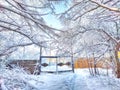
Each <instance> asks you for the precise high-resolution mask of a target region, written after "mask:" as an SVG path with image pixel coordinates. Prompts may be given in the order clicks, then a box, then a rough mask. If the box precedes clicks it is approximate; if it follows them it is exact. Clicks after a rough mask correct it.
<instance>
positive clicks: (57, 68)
mask: <svg viewBox="0 0 120 90" xmlns="http://www.w3.org/2000/svg"><path fill="white" fill-rule="evenodd" d="M56 74H58V59H57V58H56Z"/></svg>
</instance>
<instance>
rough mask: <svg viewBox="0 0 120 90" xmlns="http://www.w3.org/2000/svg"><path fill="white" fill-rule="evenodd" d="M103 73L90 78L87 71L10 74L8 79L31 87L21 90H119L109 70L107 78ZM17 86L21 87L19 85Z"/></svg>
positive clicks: (119, 81) (115, 79)
mask: <svg viewBox="0 0 120 90" xmlns="http://www.w3.org/2000/svg"><path fill="white" fill-rule="evenodd" d="M105 72H106V70H101V71H100V73H102V75H97V76H91V75H89V71H88V69H76V70H75V73H72V72H66V73H62V74H48V73H46V74H45V73H44V74H41V75H37V76H35V75H26V74H24V75H23V74H18V75H17V74H15V75H13V74H11V76H10V77H11V78H12V77H13V76H14V78H15V77H16V79H21V80H23V81H25V83H28V85H29V86H32V88H22V90H120V86H119V85H120V80H119V79H117V78H115V77H114V76H113V75H112V74H111V70H110V71H109V76H106V73H105ZM9 73H10V72H9ZM5 75H7V74H5ZM5 75H4V76H5ZM4 76H3V77H4ZM11 78H8V80H7V81H6V82H8V81H9V82H10V79H11ZM16 79H15V80H16ZM11 81H12V80H11ZM10 84H11V85H13V82H10ZM5 85H6V84H5ZM9 86H10V85H9ZM18 86H19V87H21V86H20V85H18ZM6 87H7V85H6ZM24 87H25V86H24ZM8 90H13V89H8ZM17 90H18V89H17ZM19 90H21V89H19Z"/></svg>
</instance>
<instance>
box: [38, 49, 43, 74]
mask: <svg viewBox="0 0 120 90" xmlns="http://www.w3.org/2000/svg"><path fill="white" fill-rule="evenodd" d="M41 56H42V47H40V56H39V69H38V70H39V74H41V66H42V65H41V64H42V58H41Z"/></svg>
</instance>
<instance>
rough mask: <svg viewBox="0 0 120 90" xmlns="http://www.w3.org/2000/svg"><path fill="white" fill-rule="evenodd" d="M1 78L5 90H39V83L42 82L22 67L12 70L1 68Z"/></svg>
mask: <svg viewBox="0 0 120 90" xmlns="http://www.w3.org/2000/svg"><path fill="white" fill-rule="evenodd" d="M0 80H2V85H3V86H4V87H5V88H6V89H3V90H39V89H38V87H37V86H39V85H37V84H42V82H40V81H38V80H36V79H34V78H31V75H29V74H28V73H27V72H26V71H25V70H24V69H22V68H20V67H16V68H13V69H11V70H10V69H8V68H1V69H0ZM34 83H37V84H34Z"/></svg>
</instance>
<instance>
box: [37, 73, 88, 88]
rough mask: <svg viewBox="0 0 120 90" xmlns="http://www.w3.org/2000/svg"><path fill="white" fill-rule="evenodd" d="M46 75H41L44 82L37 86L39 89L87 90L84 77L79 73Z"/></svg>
mask: <svg viewBox="0 0 120 90" xmlns="http://www.w3.org/2000/svg"><path fill="white" fill-rule="evenodd" d="M45 76H46V75H45ZM48 77H49V78H47V77H46V78H45V77H44V76H43V77H42V79H43V81H44V84H43V85H41V86H39V89H40V90H48V89H49V90H89V89H88V88H87V84H86V82H85V77H84V76H81V75H80V76H78V75H76V74H73V73H71V74H68V75H66V74H62V75H49V76H48ZM44 79H46V80H44Z"/></svg>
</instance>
